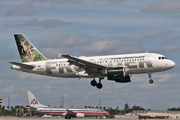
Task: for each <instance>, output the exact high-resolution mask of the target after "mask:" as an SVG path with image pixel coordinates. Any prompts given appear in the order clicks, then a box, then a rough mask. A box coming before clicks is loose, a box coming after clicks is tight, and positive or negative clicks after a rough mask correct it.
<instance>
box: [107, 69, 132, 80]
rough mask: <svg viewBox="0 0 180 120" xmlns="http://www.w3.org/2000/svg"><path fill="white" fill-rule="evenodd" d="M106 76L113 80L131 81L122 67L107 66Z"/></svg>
mask: <svg viewBox="0 0 180 120" xmlns="http://www.w3.org/2000/svg"><path fill="white" fill-rule="evenodd" d="M107 77H108V80H113V81H115V82H121V83H125V82H131V75H129V74H128V75H126V73H125V69H124V67H115V68H108V69H107Z"/></svg>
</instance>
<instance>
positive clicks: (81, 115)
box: [76, 113, 84, 118]
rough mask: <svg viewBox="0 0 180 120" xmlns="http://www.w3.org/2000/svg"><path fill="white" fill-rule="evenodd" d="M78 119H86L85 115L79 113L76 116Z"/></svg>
mask: <svg viewBox="0 0 180 120" xmlns="http://www.w3.org/2000/svg"><path fill="white" fill-rule="evenodd" d="M76 117H80V118H81V117H84V114H83V113H77V114H76Z"/></svg>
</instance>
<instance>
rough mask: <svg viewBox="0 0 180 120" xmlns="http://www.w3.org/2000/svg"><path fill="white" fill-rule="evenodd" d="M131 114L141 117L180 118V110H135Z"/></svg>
mask: <svg viewBox="0 0 180 120" xmlns="http://www.w3.org/2000/svg"><path fill="white" fill-rule="evenodd" d="M130 115H131V116H138V118H139V119H180V111H162V110H135V111H133V112H132V113H131V114H130Z"/></svg>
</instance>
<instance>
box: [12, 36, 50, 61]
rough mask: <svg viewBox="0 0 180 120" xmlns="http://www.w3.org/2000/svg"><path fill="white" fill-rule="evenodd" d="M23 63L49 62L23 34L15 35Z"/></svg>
mask: <svg viewBox="0 0 180 120" xmlns="http://www.w3.org/2000/svg"><path fill="white" fill-rule="evenodd" d="M14 38H15V41H16V45H17V48H18V52H19V55H20V58H21V62H22V63H23V62H33V61H42V60H48V59H47V58H46V57H44V56H43V55H42V54H41V53H40V52H39V50H38V49H37V48H36V47H35V46H34V45H33V44H32V43H31V42H30V41H29V40H28V39H27V38H26V37H25V35H23V34H14Z"/></svg>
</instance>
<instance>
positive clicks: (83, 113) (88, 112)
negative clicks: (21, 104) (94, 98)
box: [27, 91, 109, 119]
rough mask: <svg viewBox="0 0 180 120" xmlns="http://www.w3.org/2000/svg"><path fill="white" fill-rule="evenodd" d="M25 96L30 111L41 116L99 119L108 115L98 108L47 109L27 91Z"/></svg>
mask: <svg viewBox="0 0 180 120" xmlns="http://www.w3.org/2000/svg"><path fill="white" fill-rule="evenodd" d="M27 95H28V99H29V104H30V109H31V111H35V112H39V113H43V114H48V115H58V116H65V119H71V118H72V117H101V116H107V115H109V113H108V112H106V111H104V110H102V109H98V108H67V107H48V106H46V105H42V104H41V103H39V101H38V100H37V99H36V98H35V97H34V95H33V94H32V93H31V92H30V91H27Z"/></svg>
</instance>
